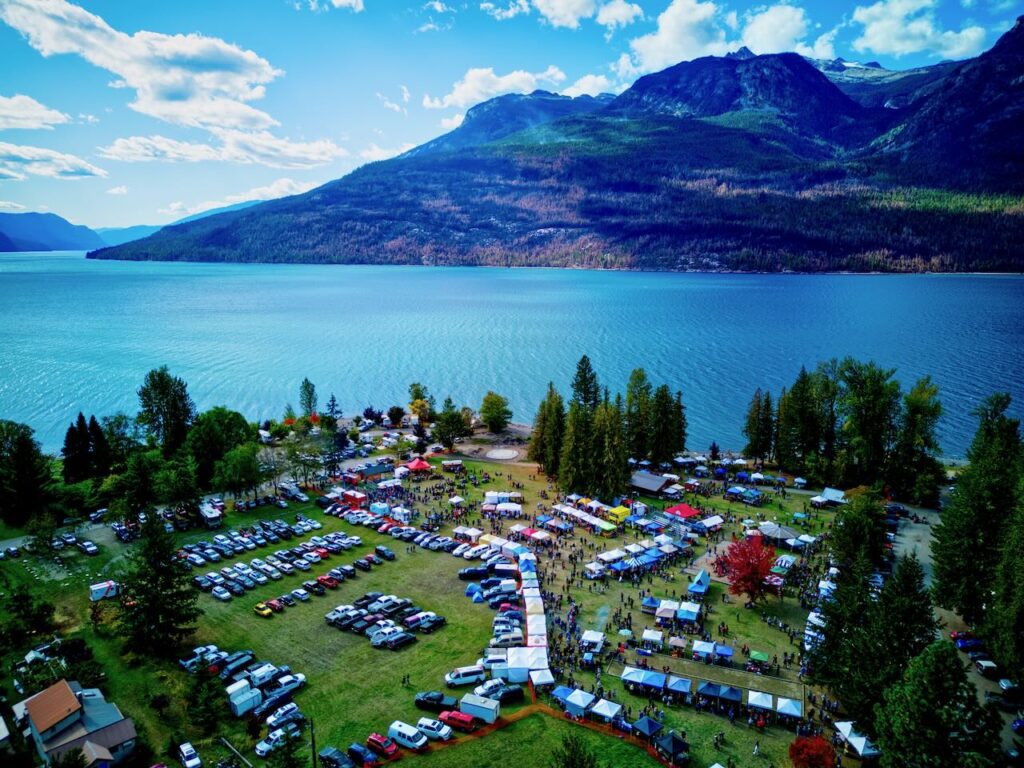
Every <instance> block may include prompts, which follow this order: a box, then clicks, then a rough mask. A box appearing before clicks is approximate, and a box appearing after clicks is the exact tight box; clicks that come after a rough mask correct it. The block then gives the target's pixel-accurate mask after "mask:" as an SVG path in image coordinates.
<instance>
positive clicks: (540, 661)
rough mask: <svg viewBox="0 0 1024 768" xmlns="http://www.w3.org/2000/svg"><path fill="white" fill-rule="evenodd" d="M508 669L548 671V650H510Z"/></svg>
mask: <svg viewBox="0 0 1024 768" xmlns="http://www.w3.org/2000/svg"><path fill="white" fill-rule="evenodd" d="M507 658H508V668H509V669H510V670H511V669H529V670H533V669H547V668H548V649H547V648H509V649H508V657H507Z"/></svg>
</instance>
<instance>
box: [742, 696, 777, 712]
mask: <svg viewBox="0 0 1024 768" xmlns="http://www.w3.org/2000/svg"><path fill="white" fill-rule="evenodd" d="M747 705H748V706H751V707H756V708H757V709H767V710H768V711H769V712H771V711H772V709H773V707H772V695H771V694H770V693H762V692H761V691H750V692H748V693H747Z"/></svg>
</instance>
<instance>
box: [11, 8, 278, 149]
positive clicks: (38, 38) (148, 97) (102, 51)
mask: <svg viewBox="0 0 1024 768" xmlns="http://www.w3.org/2000/svg"><path fill="white" fill-rule="evenodd" d="M0 18H2V19H3V20H4V21H5V22H7V24H9V25H10V26H12V27H14V28H15V29H16V30H18V31H19V32H21V33H22V34H23V35H24V36H25V37H26V38H27V39H28V42H29V43H30V44H31V45H32V47H33V48H35V49H36V50H37V51H39V52H40V53H41V54H42V55H43V56H53V55H56V54H61V53H70V54H77V55H78V56H81V57H82V58H83V59H85V60H86V61H88V62H89V63H90V64H93V65H94V66H97V67H99V68H101V69H105V70H107V71H108V72H110V73H112V74H114V75H115V76H117V78H118V79H117V80H115V81H113V82H112V83H111V86H112V87H115V88H128V89H131V90H134V91H135V100H134V101H133V102H131V103H130V104H129V106H130V107H131V108H132V109H134V110H136V111H137V112H141V113H142V114H144V115H149V116H151V117H156V118H158V119H160V120H164V121H166V122H169V123H174V124H176V125H187V126H193V127H200V128H211V127H218V128H235V129H238V128H248V129H260V128H267V127H269V126H271V125H275V124H276V121H275V120H274V119H273V118H272V117H271V116H270V115H268V114H267V113H266V112H263V111H261V110H258V109H256V108H254V107H252V106H250V105H249V103H248V102H251V101H255V100H258V99H260V98H262V97H263V95H264V87H265V85H266V83H269V82H270V81H271V80H273V79H274V78H276V77H277V76H278V75H280V74H281V72H280V71H279V70H276V69H274V68H273V67H272V66H271V65H270V63H269V62H268V61H267V60H266V59H263V58H261V57H260V56H258V55H256V54H255V53H254V52H253V51H246V50H243V49H241V48H239V47H238V46H236V45H233V44H231V43H226V42H224V41H223V40H220V39H218V38H215V37H206V36H204V35H199V34H188V35H180V34H179V35H166V34H162V33H159V32H147V31H145V30H143V31H139V32H136V33H135V34H133V35H129V34H126V33H124V32H120V31H118V30H116V29H113V28H112V27H111V26H110V25H108V24H107V23H106V22H105V21H104V20H103V19H102V18H100V17H99V16H96V15H94V14H92V13H89V12H88V11H86V10H85V9H83V8H80V7H79V6H77V5H72V4H71V3H68V2H66V1H65V0H5V2H4V3H3V4H2V5H0Z"/></svg>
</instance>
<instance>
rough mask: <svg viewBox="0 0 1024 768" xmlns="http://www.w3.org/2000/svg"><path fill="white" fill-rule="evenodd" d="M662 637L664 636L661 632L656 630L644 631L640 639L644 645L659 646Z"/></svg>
mask: <svg viewBox="0 0 1024 768" xmlns="http://www.w3.org/2000/svg"><path fill="white" fill-rule="evenodd" d="M664 637H665V634H664V633H663V632H659V631H658V630H656V629H645V630H644V633H643V635H642V637H641V638H640V639H641V640H643V641H644V642H645V643H658V644H661V643H662V642H663V639H664Z"/></svg>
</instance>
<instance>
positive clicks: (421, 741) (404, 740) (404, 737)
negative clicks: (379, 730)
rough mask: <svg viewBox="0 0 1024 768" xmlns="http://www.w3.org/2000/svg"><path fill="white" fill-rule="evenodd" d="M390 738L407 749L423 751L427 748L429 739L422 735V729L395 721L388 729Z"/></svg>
mask: <svg viewBox="0 0 1024 768" xmlns="http://www.w3.org/2000/svg"><path fill="white" fill-rule="evenodd" d="M388 738H390V739H391V740H392V741H394V742H395V743H396V744H398V745H399V746H400V747H405V748H406V749H423V748H424V747H425V746H427V737H426V736H424V735H423V734H422V733H420V729H419V728H417V727H416V726H414V725H409V724H408V723H403V722H402V721H401V720H395V722H393V723H392V724H391V727H390V728H388Z"/></svg>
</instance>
